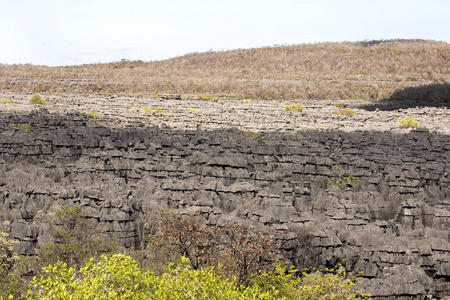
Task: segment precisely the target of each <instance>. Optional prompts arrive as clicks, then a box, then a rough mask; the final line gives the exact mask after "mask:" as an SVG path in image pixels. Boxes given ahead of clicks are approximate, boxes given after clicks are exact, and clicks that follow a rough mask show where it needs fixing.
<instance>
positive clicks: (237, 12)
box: [0, 0, 450, 66]
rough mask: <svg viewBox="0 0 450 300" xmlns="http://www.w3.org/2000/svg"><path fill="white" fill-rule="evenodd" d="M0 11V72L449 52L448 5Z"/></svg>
mask: <svg viewBox="0 0 450 300" xmlns="http://www.w3.org/2000/svg"><path fill="white" fill-rule="evenodd" d="M0 11H1V18H0V64H26V63H31V64H33V65H48V66H62V65H80V64H86V63H106V62H113V61H120V60H121V59H127V60H143V61H156V60H163V59H168V58H172V57H176V56H181V55H184V54H187V53H193V52H205V51H211V50H212V51H223V50H232V49H238V48H258V47H264V46H273V45H292V44H305V43H317V42H342V41H362V40H379V39H397V38H403V39H410V38H418V39H428V40H438V41H445V42H448V43H450V0H424V1H422V0H420V1H419V0H277V1H273V0H272V1H268V0H256V1H254V0H249V1H246V0H226V1H224V0H222V1H219V0H183V1H181V0H158V1H154V0H147V1H144V0H120V1H119V0H75V1H74V0H71V1H66V0H39V1H37V0H0Z"/></svg>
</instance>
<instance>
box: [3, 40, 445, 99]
mask: <svg viewBox="0 0 450 300" xmlns="http://www.w3.org/2000/svg"><path fill="white" fill-rule="evenodd" d="M445 58H447V59H445ZM449 58H450V44H448V43H446V42H437V41H424V40H389V41H365V42H354V43H351V42H343V43H319V44H301V45H290V46H274V47H263V48H255V49H237V50H231V51H222V52H213V51H211V52H205V53H192V54H187V55H184V56H180V57H176V58H172V59H168V60H163V61H154V62H143V61H127V60H122V61H119V62H113V63H107V64H89V65H81V66H66V67H46V66H34V65H29V64H27V65H0V90H2V91H9V92H28V93H72V94H95V93H102V94H122V95H129V96H137V97H156V96H157V95H158V94H160V93H163V94H182V95H194V96H195V97H200V98H203V99H210V98H213V97H226V98H239V99H247V98H248V99H282V100H283V99H291V100H295V99H330V100H331V99H389V98H395V99H415V98H419V99H422V100H440V101H448V100H449V99H450V96H449V95H450V91H449V86H448V82H450V61H449V60H448V59H449ZM415 87H421V88H419V89H408V88H415ZM405 89H406V90H405ZM402 91H404V92H402ZM424 98H426V99H424Z"/></svg>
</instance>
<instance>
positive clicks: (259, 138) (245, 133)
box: [240, 129, 263, 141]
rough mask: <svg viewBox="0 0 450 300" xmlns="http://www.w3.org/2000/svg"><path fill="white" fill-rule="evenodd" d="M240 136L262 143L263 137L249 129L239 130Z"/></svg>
mask: <svg viewBox="0 0 450 300" xmlns="http://www.w3.org/2000/svg"><path fill="white" fill-rule="evenodd" d="M240 132H241V135H243V136H250V137H252V138H253V139H254V140H255V141H262V139H263V137H262V135H261V134H259V133H254V132H253V131H251V130H250V129H247V130H240Z"/></svg>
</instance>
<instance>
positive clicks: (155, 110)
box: [153, 108, 166, 114]
mask: <svg viewBox="0 0 450 300" xmlns="http://www.w3.org/2000/svg"><path fill="white" fill-rule="evenodd" d="M153 111H154V112H159V113H162V114H165V113H166V112H165V111H164V110H162V109H157V108H156V109H154V110H153Z"/></svg>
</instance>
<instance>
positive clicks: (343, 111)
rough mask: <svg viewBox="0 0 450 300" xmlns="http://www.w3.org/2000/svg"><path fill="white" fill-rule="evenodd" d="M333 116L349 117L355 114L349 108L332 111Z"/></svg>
mask: <svg viewBox="0 0 450 300" xmlns="http://www.w3.org/2000/svg"><path fill="white" fill-rule="evenodd" d="M333 114H335V115H343V116H348V117H351V116H353V115H354V114H355V112H354V111H353V110H351V109H350V108H344V109H340V110H335V111H333Z"/></svg>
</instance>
